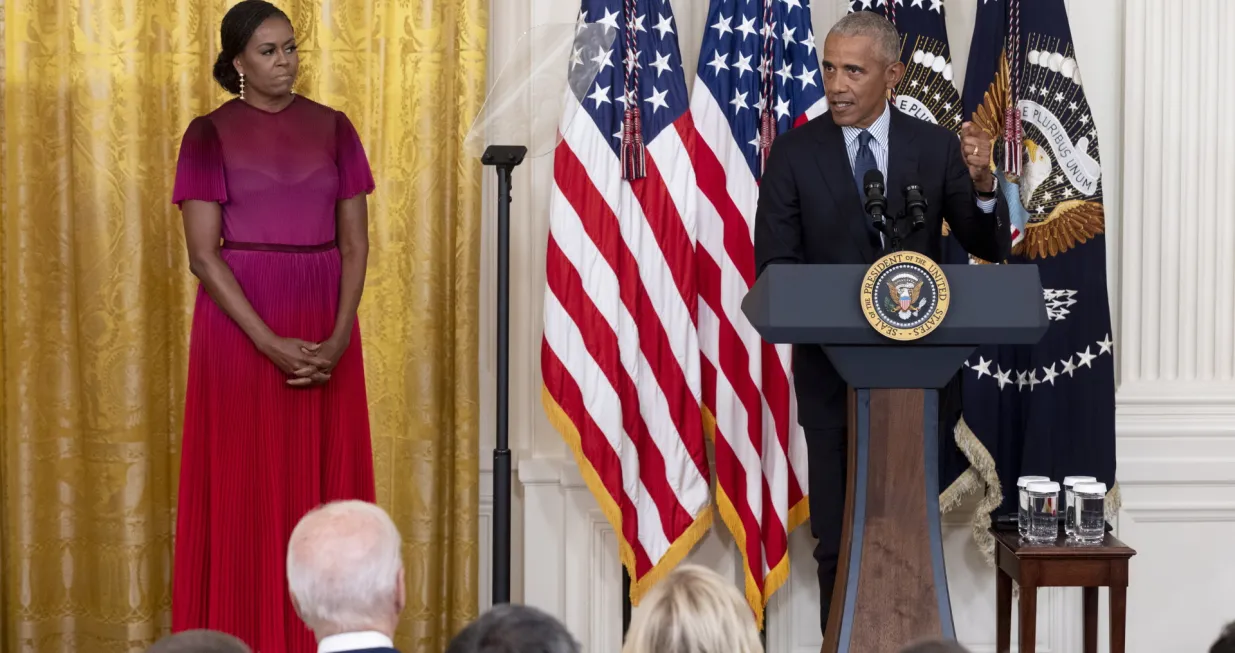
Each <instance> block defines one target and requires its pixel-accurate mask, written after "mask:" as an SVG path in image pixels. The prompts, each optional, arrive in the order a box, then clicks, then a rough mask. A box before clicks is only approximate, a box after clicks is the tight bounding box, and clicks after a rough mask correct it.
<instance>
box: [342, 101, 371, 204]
mask: <svg viewBox="0 0 1235 653" xmlns="http://www.w3.org/2000/svg"><path fill="white" fill-rule="evenodd" d="M335 116H336V118H335V165H337V166H338V168H339V199H341V200H342V199H347V198H349V197H355V196H356V195H359V194H361V193H366V194H368V193H372V192H373V189H374V187H375V185H374V183H373V171H372V170H370V168H369V159H368V157H367V156H365V151H364V145H362V144H361V143H360V135H359V134H357V133H356V128H355V127H353V126H352V121H350V120H348V119H347V115H346V114H344V113H343V112H342V111H337V112H335Z"/></svg>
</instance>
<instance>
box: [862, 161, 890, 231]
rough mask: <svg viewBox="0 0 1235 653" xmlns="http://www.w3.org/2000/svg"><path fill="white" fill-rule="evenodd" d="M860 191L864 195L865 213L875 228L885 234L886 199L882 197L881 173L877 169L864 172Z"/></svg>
mask: <svg viewBox="0 0 1235 653" xmlns="http://www.w3.org/2000/svg"><path fill="white" fill-rule="evenodd" d="M862 190H863V193H864V194H865V195H866V212H867V213H869V214H870V215H871V219H872V220H874V223H875V228H876V229H878V230H879V231H880V232H883V233H887V223H886V222H885V221H884V215H883V214H884V211H886V210H887V209H888V198H887V197H885V196H884V189H883V173H882V172H879V169H878V168H874V169H871V170H867V171H866V175H864V176H863V177H862Z"/></svg>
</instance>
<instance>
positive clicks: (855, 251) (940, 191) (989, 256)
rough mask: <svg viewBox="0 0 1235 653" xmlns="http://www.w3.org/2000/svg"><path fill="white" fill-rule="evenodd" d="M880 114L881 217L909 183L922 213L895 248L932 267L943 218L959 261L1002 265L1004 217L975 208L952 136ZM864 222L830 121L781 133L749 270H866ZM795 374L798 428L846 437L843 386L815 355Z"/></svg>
mask: <svg viewBox="0 0 1235 653" xmlns="http://www.w3.org/2000/svg"><path fill="white" fill-rule="evenodd" d="M887 110H888V111H891V112H892V116H891V126H890V128H889V134H888V141H889V143H888V174H887V179H886V181H885V187H886V188H887V197H888V208H887V214H888V215H897V216H899V215H902V214H903V213H904V211H905V197H904V189H905V186H906V185H908V184H914V183H916V184H918V185H920V186H921V187H922V190H923V194H924V195H925V197H926V204H927V210H926V227H925V228H924V229H921V230H919V231H917V232H916V233H913V234H911V235H910V236H908V237H907V238H905V239H904V240H902V241H901V245H902V248H903V249H906V250H912V251H915V252H919V253H922V254H925V255H927V256H929V257H930V258H931V259H933V260H935V261H939V260H940V257H941V255H942V239H943V238H942V232H941V229H942V223H943V219H944V217H945V216H946V217H947V220H948V226H949V227H950V228H951V230H952V232H953V233H954V234H956V237H957V238H958V239H959V241H960V243H961V245H962V246H963V247H964V248H965V250H966V251H967V252H969V253H970V254H973V255H974V256H977V257H979V258H982V259H984V260H987V261H1002V260H1004V259H1006V258H1007V256H1008V252H1009V249H1010V241H1011V234H1010V232H1009V228H1008V208H1007V206H1006V205H1005V204H1004V203H1003V202H998V201H997V203H996V209H995V211H994V213H989V214H988V213H983V212H982V210H981V209H980V208H978V205H977V195H976V193H975V191H974V187H973V182H972V180H970V178H969V168H968V167H967V166H966V165H965V161H964V159H963V158H962V156H961V151H960V141H959V140H958V138H957V136H956V134H955V133H954V132H952V131H950V130H948V129H945V128H943V127H940V126H938V125H934V124H932V123H929V122H926V121H924V120H919V119H917V118H913V117H911V116H908V115H906V114H904V113H901V112H900V111H898V110H896V109H895V108H894V107H892V106H891V105H889V106H888V108H887ZM868 219H869V218H868V216H867V214H866V211H865V209H864V208H863V205H862V202H861V199H860V197H859V195H858V187H857V184H856V183H855V181H854V176H853V167H852V166H851V165H850V163H849V154H848V152H847V151H846V149H845V137H844V134H843V132H842V131H841V128H840V127H839V126H837V125H836V123H834V122H833V121H832V114H831V113H830V112H829V113H825V114H823V115H822V116H819V117H818V118H815V119H814V120H811V121H810V122H808V123H806V124H805V125H802V126H801V127H798V128H796V129H791V130H789V131H787V132H785V133H784V134H781V135H780V136H779V137H778V138H777V139H776V141H775V142H774V143H773V145H772V152H771V154H770V155H769V157H768V163H767V168H766V169H765V171H764V173H763V178H762V180H761V181H760V184H759V206H758V210H757V212H756V215H755V264H756V270H757V271H758V273H762V272H763V270H764V268H766V267H767V266H768V265H771V264H774V263H832V264H836V263H854V264H871V263H873V262H874V261H875V259H876V257H877V254H878V252H877V251H876V249H875V247H874V245H872V243H871V241H870V239H869V237H868V235H867V234H868V232H867V231H866V222H867V221H868ZM854 301H855V302H857V296H856V295H855V296H854ZM793 373H794V385H795V386H796V390H797V395H798V421H799V422H800V423H801V424H802V426H804V427H806V428H811V429H832V428H837V429H843V428H845V424H846V421H845V392H846V385H845V382H844V380H842V379H841V378H840V375H839V374H837V372H836V370H835V368H833V367H832V363H831V362H830V361H829V360H828V358H827V356H826V355H825V354H824V353H823V349H822V348H821V347H819V346H816V345H805V346H797V347H795V348H794V355H793ZM942 410H945V408H944V407H943V406H941V411H942ZM942 414H943V413H942V412H941V415H942Z"/></svg>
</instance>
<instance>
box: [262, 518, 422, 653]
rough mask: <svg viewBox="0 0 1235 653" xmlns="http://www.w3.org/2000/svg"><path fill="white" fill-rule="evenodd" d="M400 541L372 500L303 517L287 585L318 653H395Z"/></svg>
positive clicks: (292, 545) (291, 546)
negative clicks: (315, 638)
mask: <svg viewBox="0 0 1235 653" xmlns="http://www.w3.org/2000/svg"><path fill="white" fill-rule="evenodd" d="M402 544H403V541H402V538H401V537H400V536H399V529H398V528H396V527H395V524H394V522H393V521H391V519H390V516H389V515H387V514H386V512H385V511H384V510H382V509H381V508H379V507H377V506H375V505H373V504H371V503H366V502H363V501H339V502H335V503H329V504H326V505H324V506H321V507H318V508H316V509H314V510H312V511H311V512H309V513H308V514H306V515H305V516H304V517H303V518H301V520H300V523H298V524H297V525H296V528H295V529H294V530H293V531H292V535H291V539H290V540H289V541H288V545H287V584H288V587H289V589H290V590H291V595H292V603H293V604H294V605H295V606H296V612H297V614H299V615H300V618H301V620H303V621H304V623H305V624H306V625H307V626H308V627H309V628H310V629H312V630H313V633H314V635H316V637H317V642H318V644H317V646H318V648H317V651H318V653H344V652H348V653H398V652H397V651H396V650H395V648H394V642H393V638H394V632H395V628H396V627H397V626H398V624H399V613H400V612H402V611H403V606H404V604H405V602H406V594H405V589H404V584H403V583H404V581H403V557H402Z"/></svg>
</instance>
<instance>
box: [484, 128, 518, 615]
mask: <svg viewBox="0 0 1235 653" xmlns="http://www.w3.org/2000/svg"><path fill="white" fill-rule="evenodd" d="M526 155H527V148H526V147H523V146H522V145H490V146H489V147H488V148H486V149H485V153H484V155H483V156H482V157H481V159H480V160H481V163H483V164H484V165H486V166H493V167H494V168H495V169H496V170H497V193H498V199H497V399H496V402H495V404H496V420H495V421H496V429H497V433H496V438H495V439H494V440H495V441H494V446H493V604H494V605H497V604H499V603H509V602H510V481H511V470H510V437H509V430H508V424H509V404H510V399H509V397H510V202H511V197H510V180H511V175H512V173H513V172H514V169H515V166H517V165H519V164H520V163H523V157H524V156H526Z"/></svg>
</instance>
